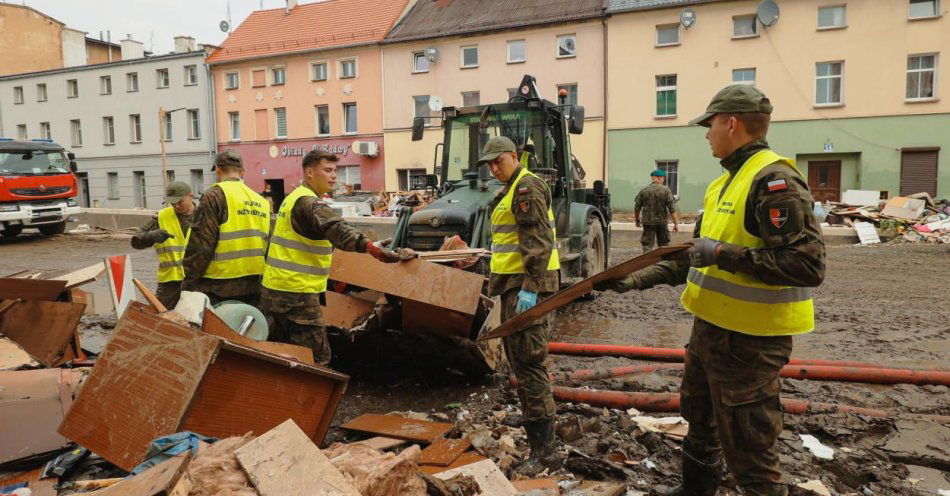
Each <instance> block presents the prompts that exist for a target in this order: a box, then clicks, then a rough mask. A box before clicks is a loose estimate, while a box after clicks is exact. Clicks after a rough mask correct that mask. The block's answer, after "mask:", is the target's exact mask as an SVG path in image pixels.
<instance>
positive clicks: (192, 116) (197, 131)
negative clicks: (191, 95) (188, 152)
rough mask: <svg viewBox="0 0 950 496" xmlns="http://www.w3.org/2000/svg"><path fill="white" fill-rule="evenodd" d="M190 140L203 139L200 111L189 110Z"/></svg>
mask: <svg viewBox="0 0 950 496" xmlns="http://www.w3.org/2000/svg"><path fill="white" fill-rule="evenodd" d="M187 114H188V139H192V140H196V139H201V119H199V118H198V109H191V110H188V112H187Z"/></svg>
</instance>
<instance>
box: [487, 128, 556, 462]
mask: <svg viewBox="0 0 950 496" xmlns="http://www.w3.org/2000/svg"><path fill="white" fill-rule="evenodd" d="M522 153H527V152H522ZM478 163H479V165H481V164H488V168H489V169H490V170H491V173H492V175H493V176H495V178H496V179H498V180H499V181H501V183H502V184H503V185H504V187H503V188H501V189H500V190H499V191H498V193H497V195H496V196H495V200H494V202H493V207H492V208H493V210H492V214H491V222H492V224H491V234H492V256H491V275H490V277H489V279H488V294H489V296H501V306H502V307H501V320H502V321H505V320H508V319H510V318H512V317H514V316H515V315H517V314H519V313H522V312H524V311H527V310H528V309H530V308H531V307H533V306H534V305H535V304H537V302H538V300H539V299H542V300H543V299H544V298H547V297H548V296H550V295H551V294H552V293H554V292H555V291H557V289H558V269H559V268H560V260H559V258H558V252H557V241H556V240H557V235H556V233H555V227H554V213H553V211H552V210H551V206H552V200H551V190H550V188H549V187H548V184H547V183H546V182H544V180H542V179H541V178H539V177H538V176H536V175H534V174H533V173H531V171H529V170H528V169H527V168H526V167H524V166H522V165H521V164H520V162H519V158H518V150H517V147H516V146H515V144H514V142H512V141H511V140H510V139H508V138H506V137H504V136H496V137H494V138H491V139H490V140H488V143H486V144H485V148H484V149H483V151H482V156H481V158H479V160H478ZM550 325H551V317H550V314H549V315H548V316H546V317H542V318H541V319H539V320H537V321H535V322H534V323H532V324H531V325H529V326H528V327H525V328H524V329H521V330H520V331H518V332H516V333H514V334H512V335H510V336H505V337H504V338H502V343H503V345H504V348H505V355H506V357H507V358H508V363H509V364H511V369H512V372H513V373H514V374H515V377H516V378H517V379H518V398H519V399H520V400H521V411H522V417H523V423H524V428H525V432H526V434H527V436H528V444H529V446H530V448H531V453H530V458H529V459H528V460H527V461H526V462H525V463H524V464H522V465H521V467H520V468H519V472H521V473H523V474H526V475H534V474H537V473H539V472H541V471H542V470H543V469H544V468H555V466H556V465H557V459H556V451H555V439H554V413H555V409H554V397H553V396H552V394H551V382H550V380H549V378H548V371H547V368H545V366H544V360H545V358H547V354H548V335H549V332H550Z"/></svg>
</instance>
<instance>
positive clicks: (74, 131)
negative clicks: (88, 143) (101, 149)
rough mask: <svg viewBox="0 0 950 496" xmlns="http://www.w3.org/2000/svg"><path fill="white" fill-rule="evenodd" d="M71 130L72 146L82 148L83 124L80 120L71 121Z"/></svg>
mask: <svg viewBox="0 0 950 496" xmlns="http://www.w3.org/2000/svg"><path fill="white" fill-rule="evenodd" d="M69 130H70V138H71V140H72V146H82V123H81V122H79V119H73V120H71V121H69Z"/></svg>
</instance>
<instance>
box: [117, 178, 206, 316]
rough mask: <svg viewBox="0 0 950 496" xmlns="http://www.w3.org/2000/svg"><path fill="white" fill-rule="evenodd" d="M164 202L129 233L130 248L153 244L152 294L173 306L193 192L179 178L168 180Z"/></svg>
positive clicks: (181, 269)
mask: <svg viewBox="0 0 950 496" xmlns="http://www.w3.org/2000/svg"><path fill="white" fill-rule="evenodd" d="M165 204H167V205H168V206H167V207H165V208H163V209H161V210H159V211H158V216H156V217H155V218H153V219H152V220H151V221H149V222H148V223H147V224H145V225H144V226H142V227H140V228H139V230H138V232H137V233H135V235H134V236H132V241H131V243H132V248H135V249H136V250H143V249H145V248H149V247H151V246H154V247H155V253H156V254H157V255H158V276H157V277H156V279H157V281H158V288H157V289H156V290H155V296H156V297H157V298H158V301H160V302H162V305H165V308H168V309H172V308H175V305H177V304H178V297H179V296H180V295H181V280H182V279H183V278H184V277H185V271H184V269H183V268H182V262H181V261H182V259H183V258H184V257H185V245H186V244H187V243H188V232H189V231H190V230H191V217H192V215H194V213H195V202H194V194H192V192H191V188H190V187H189V186H188V185H187V184H185V183H183V182H181V181H174V182H171V183H168V187H167V188H166V189H165Z"/></svg>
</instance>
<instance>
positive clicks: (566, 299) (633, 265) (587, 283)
mask: <svg viewBox="0 0 950 496" xmlns="http://www.w3.org/2000/svg"><path fill="white" fill-rule="evenodd" d="M687 248H689V245H671V246H663V247H660V248H657V249H655V250H653V251H649V252H647V253H644V254H643V255H640V256H638V257H636V258H632V259H630V260H627V261H626V262H623V263H621V264H620V265H615V266H613V267H611V268H609V269H607V270H605V271H603V272H601V273H599V274H595V275H593V276H591V277H588V278H587V279H584V280H583V281H581V282H579V283H577V284H574V285H573V286H571V287H569V288H567V289H565V290H563V291H558V292H557V293H554V295H553V296H551V297H550V298H548V299H546V300H542V301H540V302H539V303H538V304H537V305H535V306H534V307H533V308H531V309H530V310H528V311H527V312H524V313H522V314H518V315H516V316H514V317H513V318H511V319H508V320H507V321H505V322H503V323H502V324H501V325H500V326H498V327H496V328H494V329H492V330H491V331H489V332H487V333H485V334H482V335H481V336H479V338H478V340H479V341H484V340H486V339H495V338H500V337H502V336H508V335H510V334H514V333H516V332H518V331H520V330H521V329H524V328H525V327H527V326H528V325H530V324H531V323H532V322H534V321H535V320H538V319H539V318H541V317H543V316H545V315H547V314H548V313H549V312H552V311H554V310H556V309H558V308H560V307H562V306H564V305H567V304H568V303H570V302H572V301H574V300H576V299H578V298H580V297H581V296H584V295H585V294H587V293H590V292H591V291H593V290H594V284H595V283H598V282H601V281H606V280H609V279H617V278H620V277H623V276H625V275H627V274H630V273H632V272H636V271H638V270H640V269H643V268H646V267H649V266H651V265H653V264H655V263H657V262H659V261H661V260H663V257H664V256H666V255H670V254H673V253H676V252H678V251H683V250H685V249H687Z"/></svg>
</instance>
